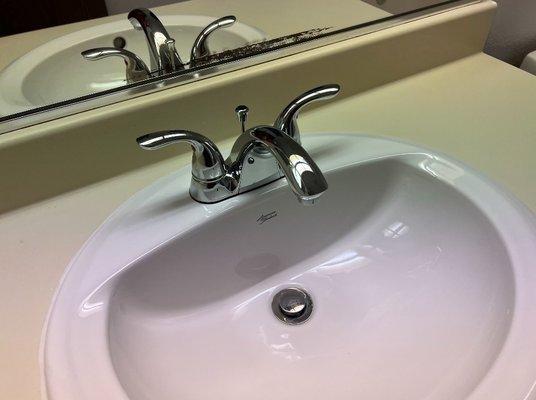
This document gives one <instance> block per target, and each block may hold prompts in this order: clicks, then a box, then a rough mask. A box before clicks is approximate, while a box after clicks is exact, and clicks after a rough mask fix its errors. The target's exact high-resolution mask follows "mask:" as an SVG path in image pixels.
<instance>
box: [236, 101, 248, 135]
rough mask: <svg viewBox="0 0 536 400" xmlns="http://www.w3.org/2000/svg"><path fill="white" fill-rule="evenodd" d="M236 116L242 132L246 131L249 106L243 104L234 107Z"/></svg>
mask: <svg viewBox="0 0 536 400" xmlns="http://www.w3.org/2000/svg"><path fill="white" fill-rule="evenodd" d="M235 113H236V117H237V118H238V122H240V128H241V130H242V133H244V132H246V122H247V120H248V113H249V108H248V106H245V105H243V104H242V105H239V106H237V107H236V108H235Z"/></svg>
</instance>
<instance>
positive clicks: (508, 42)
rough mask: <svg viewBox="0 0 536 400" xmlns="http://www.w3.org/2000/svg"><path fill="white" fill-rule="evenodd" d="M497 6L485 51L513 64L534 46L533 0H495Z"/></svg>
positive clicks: (535, 14)
mask: <svg viewBox="0 0 536 400" xmlns="http://www.w3.org/2000/svg"><path fill="white" fill-rule="evenodd" d="M496 2H497V3H498V5H499V7H498V9H497V14H496V15H495V19H494V21H493V25H492V28H491V33H490V35H489V38H488V42H487V44H486V48H485V52H486V53H488V54H489V55H491V56H493V57H496V58H498V59H500V60H503V61H506V62H509V63H510V64H514V65H516V66H518V65H520V64H521V61H523V58H524V57H525V55H527V54H528V53H529V52H531V51H533V50H536V1H535V0H496Z"/></svg>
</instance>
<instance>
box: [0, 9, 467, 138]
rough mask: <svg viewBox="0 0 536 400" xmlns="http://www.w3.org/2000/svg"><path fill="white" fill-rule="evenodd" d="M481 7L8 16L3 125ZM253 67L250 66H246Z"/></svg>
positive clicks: (2, 46) (28, 12)
mask: <svg viewBox="0 0 536 400" xmlns="http://www.w3.org/2000/svg"><path fill="white" fill-rule="evenodd" d="M24 1H27V0H22V2H23V3H24ZM476 1H477V0H473V1H470V0H449V1H440V0H398V1H396V0H338V1H337V2H329V1H310V0H271V1H264V0H227V1H221V0H185V1H179V2H176V1H175V2H171V1H169V0H168V1H166V0H138V1H127V0H91V1H90V0H77V1H67V0H65V1H64V0H58V1H54V2H52V1H50V0H42V2H41V3H42V4H41V3H40V4H39V5H40V7H35V8H32V7H18V8H17V7H14V6H12V7H11V9H10V8H9V7H8V11H9V12H8V13H7V14H6V15H5V16H3V17H2V18H3V19H6V18H7V19H10V20H11V21H12V22H13V21H15V19H20V21H22V22H21V23H11V25H9V24H4V26H5V27H7V28H5V30H4V31H2V34H4V35H6V34H8V36H3V37H0V122H2V121H9V120H10V119H12V118H21V117H25V116H30V115H32V114H36V113H43V112H45V111H48V110H53V109H56V110H57V109H58V108H59V107H62V110H64V111H65V114H68V113H69V112H73V109H72V108H70V107H69V106H71V105H73V104H78V105H79V107H80V104H82V103H84V104H85V105H86V107H87V108H86V109H88V108H92V107H94V106H95V104H96V103H95V102H93V103H92V102H91V101H92V100H93V99H95V98H97V97H98V96H99V95H100V96H101V97H100V103H99V104H98V105H102V104H107V103H112V102H116V101H120V100H123V99H125V98H128V97H131V96H133V95H139V94H140V93H142V92H144V91H145V92H146V91H147V90H158V89H159V88H162V87H169V85H170V84H173V82H175V81H173V79H175V78H177V79H176V83H184V82H188V81H191V80H194V79H199V78H200V77H203V76H207V75H209V74H214V73H221V72H224V71H226V70H230V69H236V68H239V67H241V66H246V65H251V60H252V56H255V55H257V54H263V55H265V58H264V59H263V60H264V61H265V60H266V54H270V57H271V58H277V57H280V56H282V55H284V54H289V53H288V49H289V48H290V47H292V46H294V47H293V51H294V50H295V52H297V51H301V50H303V48H300V46H295V45H299V44H302V43H305V42H309V43H312V42H313V41H314V40H315V39H320V38H328V37H333V38H334V39H333V40H341V37H340V34H341V33H343V32H345V33H346V34H347V35H349V36H347V37H352V35H353V36H356V35H357V34H362V33H363V32H362V33H356V32H358V30H359V29H362V28H364V27H372V26H376V27H377V28H376V29H380V28H379V27H380V26H381V25H379V24H380V23H383V24H384V25H382V26H381V27H383V26H387V25H385V23H386V22H390V23H391V24H395V23H399V22H401V21H404V20H407V19H410V18H417V17H422V16H425V15H429V14H430V13H434V12H437V11H438V10H440V9H441V7H442V8H443V9H444V8H446V7H456V6H459V5H462V4H466V3H471V2H476ZM18 3H20V2H18ZM32 3H33V2H32ZM47 3H50V4H47ZM73 6H74V7H73ZM148 7H151V9H150V10H149V9H148ZM74 8H76V9H77V10H78V11H76V12H75V11H73V9H74ZM17 13H18V14H17ZM40 13H41V14H42V15H40ZM25 16H26V17H27V18H26V19H25ZM85 18H92V19H87V20H85V21H84V20H83V19H85ZM32 21H33V22H32ZM74 21H79V22H76V23H70V24H67V25H61V24H62V23H67V22H74ZM375 24H376V25H375ZM53 25H56V26H53ZM34 28H35V29H37V28H39V29H40V30H33V31H28V32H24V33H20V32H21V31H23V30H24V29H34ZM16 32H19V33H18V34H16V35H9V34H10V33H16ZM336 34H339V37H338V38H336ZM323 44H325V42H324V43H323ZM281 49H287V53H283V52H281V51H277V50H281ZM245 58H249V59H250V63H249V64H245V63H243V62H242V63H240V60H243V59H245ZM253 63H254V62H253ZM170 78H171V79H170ZM179 78H180V79H179ZM164 79H166V81H165V82H166V84H165V85H162V84H160V82H161V81H163V80H164ZM112 94H113V95H114V96H110V95H112ZM105 95H106V96H108V97H106V98H104V97H103V96H105ZM103 99H104V100H103ZM81 107H83V106H81ZM77 111H80V108H79V109H77ZM56 115H57V113H56ZM45 118H46V117H45ZM34 121H35V119H34ZM4 131H5V130H4ZM0 132H2V129H1V127H0Z"/></svg>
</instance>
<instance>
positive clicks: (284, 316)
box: [272, 288, 313, 325]
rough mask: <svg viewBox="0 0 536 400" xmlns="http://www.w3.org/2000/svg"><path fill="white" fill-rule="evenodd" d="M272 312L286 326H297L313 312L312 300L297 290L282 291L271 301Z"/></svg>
mask: <svg viewBox="0 0 536 400" xmlns="http://www.w3.org/2000/svg"><path fill="white" fill-rule="evenodd" d="M272 311H273V312H274V314H275V316H276V317H277V318H278V319H280V320H281V321H283V322H284V323H286V324H290V325H297V324H301V323H303V322H305V321H307V320H308V319H309V317H310V316H311V313H312V312H313V300H312V299H311V296H309V294H308V293H307V292H306V291H304V290H302V289H298V288H287V289H283V290H281V291H280V292H277V294H276V295H275V296H274V299H273V300H272Z"/></svg>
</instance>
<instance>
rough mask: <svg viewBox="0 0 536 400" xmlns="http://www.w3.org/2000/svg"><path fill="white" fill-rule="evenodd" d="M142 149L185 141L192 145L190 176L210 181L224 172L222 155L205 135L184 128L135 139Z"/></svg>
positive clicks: (223, 174)
mask: <svg viewBox="0 0 536 400" xmlns="http://www.w3.org/2000/svg"><path fill="white" fill-rule="evenodd" d="M136 142H138V145H139V146H140V147H141V148H142V149H144V150H157V149H160V148H162V147H165V146H168V145H170V144H175V143H181V142H186V143H189V144H190V146H192V150H193V151H194V152H193V155H192V176H193V178H194V179H195V180H197V181H200V182H212V181H214V180H217V179H221V178H222V177H223V176H225V174H226V167H225V162H224V161H223V156H222V155H221V153H220V151H219V150H218V148H217V147H216V145H215V144H214V143H213V142H212V141H211V140H210V139H209V138H207V137H206V136H203V135H201V134H199V133H196V132H192V131H186V130H171V131H160V132H154V133H149V134H147V135H143V136H140V137H139V138H137V139H136Z"/></svg>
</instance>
